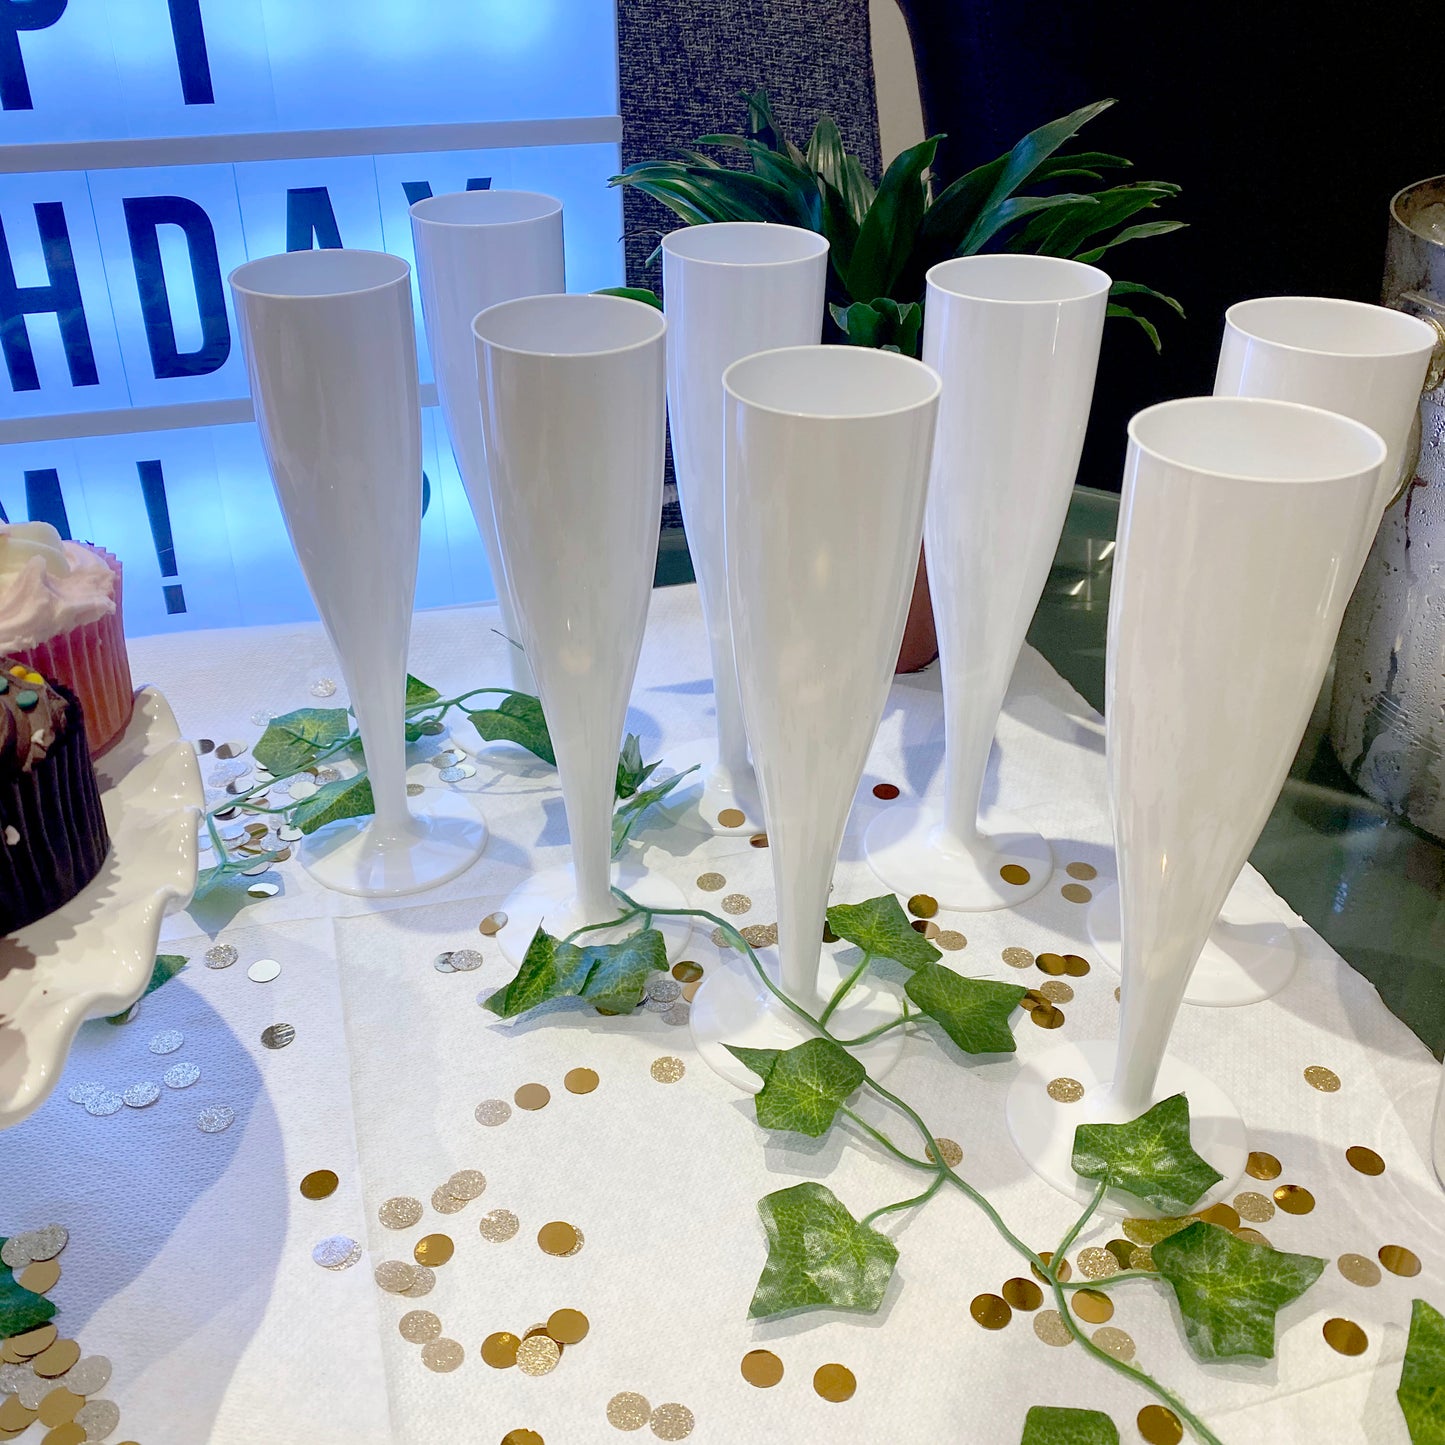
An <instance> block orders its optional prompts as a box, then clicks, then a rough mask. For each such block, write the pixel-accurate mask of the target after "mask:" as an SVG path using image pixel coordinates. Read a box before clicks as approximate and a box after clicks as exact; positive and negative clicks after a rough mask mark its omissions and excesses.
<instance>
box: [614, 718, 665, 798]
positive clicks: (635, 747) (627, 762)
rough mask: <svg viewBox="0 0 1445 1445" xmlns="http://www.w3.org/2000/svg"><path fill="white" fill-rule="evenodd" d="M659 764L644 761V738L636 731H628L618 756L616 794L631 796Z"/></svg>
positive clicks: (618, 795) (621, 796)
mask: <svg viewBox="0 0 1445 1445" xmlns="http://www.w3.org/2000/svg"><path fill="white" fill-rule="evenodd" d="M657 766H658V763H644V762H643V761H642V739H641V738H639V737H638V736H637V734H636V733H628V734H627V737H626V738H625V739H624V740H623V743H622V752H621V753H620V754H619V755H618V758H617V785H616V796H617V797H619V798H630V797H631V796H632V795H633V794H634V793H635V792H636V791H637V790H638V789H639V788H640V787H641V786H642V785H643V783H645V782H646V781H647V780H648V778H649V777H651V775H652V773H653V771H654V769H656V768H657Z"/></svg>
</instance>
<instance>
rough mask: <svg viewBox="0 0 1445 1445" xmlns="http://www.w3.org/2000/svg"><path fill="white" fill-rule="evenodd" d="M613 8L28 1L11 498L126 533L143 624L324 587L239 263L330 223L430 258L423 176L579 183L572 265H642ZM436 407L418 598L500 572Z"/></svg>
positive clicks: (306, 605) (11, 160)
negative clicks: (423, 222) (261, 429)
mask: <svg viewBox="0 0 1445 1445" xmlns="http://www.w3.org/2000/svg"><path fill="white" fill-rule="evenodd" d="M47 17H48V18H47ZM243 22H245V23H243ZM613 26H614V19H613V12H612V6H611V5H610V4H602V3H597V0H553V3H548V0H530V3H528V4H526V5H519V4H514V3H511V0H466V3H462V0H456V3H453V0H428V3H427V4H426V5H417V4H414V3H403V0H385V3H383V0H371V3H351V4H348V5H347V6H344V7H343V6H337V5H335V4H334V3H331V0H275V3H273V0H225V3H220V0H215V3H212V0H109V3H105V0H68V3H66V0H0V142H3V143H0V443H8V444H0V509H3V512H4V515H5V517H6V518H7V519H9V520H20V519H22V518H33V519H44V520H47V521H51V522H53V523H55V525H57V526H59V527H60V528H61V530H62V531H64V532H66V533H67V534H69V535H72V536H75V537H77V538H84V539H87V540H94V541H97V542H100V543H102V544H104V545H105V546H107V547H109V548H110V549H111V550H112V551H115V552H116V553H117V554H118V555H120V557H121V558H122V560H123V561H124V563H125V565H126V568H127V574H128V577H129V579H130V581H129V583H128V585H127V588H126V611H127V625H128V628H129V629H130V630H131V631H132V632H133V633H135V634H140V633H145V632H149V631H158V630H163V629H169V628H175V627H213V626H228V625H235V624H242V623H251V622H263V621H283V620H289V619H295V618H300V617H309V616H312V615H314V614H313V611H312V608H311V605H310V600H309V598H308V597H307V596H306V592H305V586H304V583H303V582H302V580H301V576H300V571H299V568H298V567H297V565H296V562H295V559H294V557H293V555H292V552H291V548H290V543H289V540H288V539H287V537H286V534H285V530H284V526H283V524H282V521H281V516H280V511H279V509H278V507H277V506H276V503H275V500H274V497H273V495H272V492H271V488H270V481H269V478H268V476H267V473H266V469H265V464H264V459H263V457H262V454H261V449H260V443H259V438H258V436H257V432H256V428H255V426H254V425H253V424H252V423H251V422H250V421H249V420H246V418H249V416H250V408H249V401H248V399H247V388H246V379H245V370H244V365H243V362H242V358H241V354H240V345H239V340H238V337H237V334H236V323H235V316H234V313H233V310H232V306H231V298H230V294H229V288H228V287H227V286H226V284H225V278H226V276H227V274H228V273H229V272H230V271H231V270H232V269H233V268H234V267H236V266H238V265H240V264H241V262H243V261H245V260H247V259H250V258H252V257H256V256H265V255H270V254H272V253H274V252H277V251H284V250H295V249H301V248H310V247H313V246H320V247H332V246H347V247H354V248H362V249H370V250H386V251H390V252H392V253H394V254H396V255H400V256H404V257H405V258H406V259H407V260H408V261H410V260H411V259H412V246H411V229H410V221H409V217H408V214H407V213H408V207H409V206H410V205H411V203H412V202H413V201H414V200H416V199H419V198H420V197H422V196H425V195H428V194H441V193H443V192H445V191H453V190H462V189H477V188H481V187H496V188H521V189H530V190H540V191H546V192H548V193H550V194H552V195H556V196H558V197H559V198H560V199H561V200H562V202H563V204H564V211H565V224H566V243H567V278H568V286H569V289H572V290H574V291H583V290H592V289H595V288H596V287H599V286H606V285H613V284H617V283H618V282H619V281H620V280H621V279H622V252H621V231H622V218H621V206H620V200H619V197H618V195H617V193H616V192H615V191H611V190H609V189H608V188H607V185H606V181H607V178H608V177H609V176H611V175H613V174H615V173H616V171H617V170H618V169H619V166H620V159H619V152H618V144H617V137H618V135H619V134H620V126H619V123H618V122H617V119H616V117H615V115H613V114H612V113H611V112H613V111H614V110H615V108H616V79H615V73H616V47H615V36H614V29H613ZM321 124H329V125H332V126H340V127H343V128H341V129H329V130H324V131H323V130H320V129H306V128H307V127H315V126H319V125H321ZM126 137H138V139H135V140H128V139H126ZM492 139H495V140H496V141H497V142H499V143H497V144H486V143H481V144H479V143H478V142H487V141H490V140H492ZM117 142H118V143H117ZM311 151H314V152H315V153H314V154H311V153H309V152H311ZM134 159H139V160H141V161H142V162H144V163H143V164H140V165H133V164H126V163H125V162H127V161H129V160H134ZM416 312H417V324H418V348H419V359H420V362H421V373H422V381H423V384H424V391H423V399H424V401H425V400H429V399H431V398H432V392H431V388H430V386H428V385H427V383H429V382H430V381H431V368H430V362H429V358H428V357H427V354H426V346H425V336H424V334H423V332H422V330H421V307H420V301H419V299H418V300H417V305H416ZM423 421H424V435H425V439H426V454H425V460H424V467H425V473H426V476H425V487H424V494H425V498H426V511H425V514H424V517H423V541H422V566H421V580H420V583H419V586H418V595H417V604H418V606H435V605H442V604H446V603H452V602H462V601H474V600H482V599H485V598H489V597H491V596H494V595H495V589H494V588H493V586H492V583H491V579H490V577H489V574H488V571H487V567H486V562H485V558H484V555H483V551H482V547H481V543H480V541H479V539H478V537H477V535H476V529H475V524H474V523H473V521H472V518H471V515H470V511H469V509H468V507H467V504H466V499H465V495H464V493H463V491H462V488H461V484H460V479H459V477H458V475H457V472H456V467H455V463H454V462H453V459H452V457H451V453H450V449H449V447H448V445H447V441H446V433H445V428H444V426H443V424H442V422H441V418H440V414H439V413H438V412H437V411H436V410H435V408H434V407H429V408H426V409H425V410H424V411H423ZM97 433H102V434H97Z"/></svg>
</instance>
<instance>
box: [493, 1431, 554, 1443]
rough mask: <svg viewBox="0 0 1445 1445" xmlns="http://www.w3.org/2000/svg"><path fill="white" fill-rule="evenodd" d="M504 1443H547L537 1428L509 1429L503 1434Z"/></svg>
mask: <svg viewBox="0 0 1445 1445" xmlns="http://www.w3.org/2000/svg"><path fill="white" fill-rule="evenodd" d="M502 1445H547V1442H546V1441H545V1440H543V1439H542V1437H541V1436H540V1435H539V1434H538V1433H537V1432H536V1431H535V1430H508V1431H507V1433H506V1434H505V1435H503V1436H502Z"/></svg>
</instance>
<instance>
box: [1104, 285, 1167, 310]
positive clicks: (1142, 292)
mask: <svg viewBox="0 0 1445 1445" xmlns="http://www.w3.org/2000/svg"><path fill="white" fill-rule="evenodd" d="M1109 295H1110V296H1152V297H1153V298H1154V300H1156V301H1162V302H1163V303H1164V305H1165V306H1168V307H1170V308H1171V309H1172V310H1174V311H1177V312H1178V313H1179V315H1181V316H1183V315H1184V308H1183V307H1182V306H1181V305H1180V304H1179V302H1178V301H1176V300H1175V299H1174V298H1173V297H1172V296H1166V295H1165V294H1164V293H1163V292H1162V291H1156V290H1155V289H1154V288H1153V287H1152V286H1146V285H1145V284H1144V283H1143V282H1142V281H1115V282H1114V284H1113V285H1112V286H1110V287H1109Z"/></svg>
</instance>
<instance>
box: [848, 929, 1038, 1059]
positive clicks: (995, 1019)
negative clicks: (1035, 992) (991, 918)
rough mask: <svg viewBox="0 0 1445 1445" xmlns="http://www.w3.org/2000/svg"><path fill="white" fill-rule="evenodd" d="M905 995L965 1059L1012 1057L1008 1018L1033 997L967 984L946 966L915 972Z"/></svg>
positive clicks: (1004, 986)
mask: <svg viewBox="0 0 1445 1445" xmlns="http://www.w3.org/2000/svg"><path fill="white" fill-rule="evenodd" d="M835 931H836V929H835ZM917 936H918V935H917V934H915V935H914V937H915V938H916V937H917ZM903 991H904V992H905V993H906V994H907V995H908V997H909V998H911V999H912V1000H913V1002H914V1003H916V1004H917V1005H918V1007H919V1008H921V1009H922V1010H923V1012H924V1013H926V1014H927V1015H928V1017H929V1018H931V1019H933V1020H934V1022H935V1023H937V1024H939V1025H940V1026H941V1027H942V1029H943V1031H944V1033H946V1034H947V1035H948V1036H949V1038H951V1039H952V1040H953V1041H954V1043H956V1044H957V1045H958V1046H959V1048H961V1049H962V1050H963V1051H964V1052H965V1053H967V1054H1011V1053H1013V1051H1014V1049H1015V1047H1016V1045H1015V1043H1014V1035H1013V1029H1012V1028H1011V1027H1010V1026H1009V1016H1010V1015H1011V1014H1012V1013H1013V1011H1014V1010H1015V1009H1016V1008H1017V1007H1018V1006H1019V1000H1020V999H1022V998H1023V996H1024V995H1025V994H1026V993H1027V992H1028V990H1027V989H1026V988H1022V987H1021V986H1020V985H1018V984H1016V983H995V982H994V981H993V980H992V979H987V978H965V977H964V976H963V975H962V974H961V973H955V972H954V971H953V970H952V969H951V968H945V967H944V966H943V965H942V964H941V963H925V964H921V965H920V966H919V967H918V968H916V969H914V971H913V977H912V978H910V979H909V980H908V982H907V984H905V985H904V990H903Z"/></svg>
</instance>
